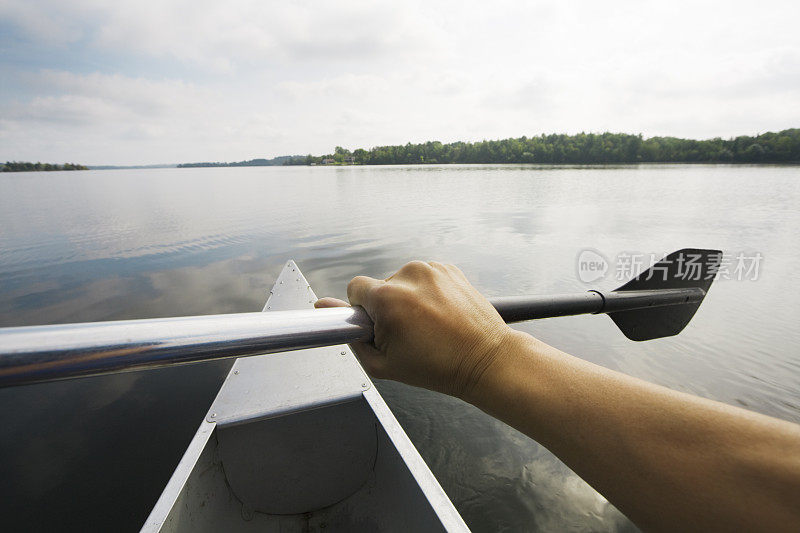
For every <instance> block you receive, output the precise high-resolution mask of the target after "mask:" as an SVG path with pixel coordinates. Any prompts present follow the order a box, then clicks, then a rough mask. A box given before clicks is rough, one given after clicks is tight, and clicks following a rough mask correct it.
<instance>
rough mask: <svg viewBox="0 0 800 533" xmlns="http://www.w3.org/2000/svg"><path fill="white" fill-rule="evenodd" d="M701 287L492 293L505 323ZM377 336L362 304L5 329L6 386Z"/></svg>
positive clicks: (2, 370) (1, 354)
mask: <svg viewBox="0 0 800 533" xmlns="http://www.w3.org/2000/svg"><path fill="white" fill-rule="evenodd" d="M704 296H705V292H704V291H703V290H702V289H697V288H690V289H660V290H648V291H620V292H607V293H600V292H597V291H589V292H586V293H582V294H564V295H553V296H532V297H508V298H497V299H494V300H491V303H492V305H494V307H495V308H496V309H497V311H498V312H499V313H500V316H502V317H503V319H504V320H505V321H506V322H520V321H523V320H533V319H538V318H551V317H557V316H568V315H580V314H587V313H609V312H614V311H623V310H633V309H642V308H649V307H657V306H665V305H680V304H687V303H696V302H699V301H702V299H703V297H704ZM371 338H372V321H371V320H370V318H369V316H368V315H367V313H366V312H365V311H364V310H363V309H362V308H360V307H338V308H328V309H308V310H299V311H271V312H266V313H239V314H226V315H208V316H191V317H178V318H156V319H146V320H122V321H113V322H92V323H83V324H63V325H52V326H27V327H16V328H0V387H6V386H11V385H22V384H26V383H37V382H43V381H54V380H59V379H67V378H74V377H80V376H94V375H100V374H109V373H116V372H124V371H129V370H140V369H147V368H159V367H166V366H173V365H178V364H184V363H193V362H197V361H207V360H213V359H227V358H232V357H243V356H248V355H257V354H267V353H276V352H285V351H289V350H301V349H307V348H318V347H321V346H333V345H337V344H345V343H349V342H357V341H369V340H371Z"/></svg>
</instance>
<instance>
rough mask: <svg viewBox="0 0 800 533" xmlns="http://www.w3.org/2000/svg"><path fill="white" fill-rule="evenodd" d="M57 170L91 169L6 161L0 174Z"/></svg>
mask: <svg viewBox="0 0 800 533" xmlns="http://www.w3.org/2000/svg"><path fill="white" fill-rule="evenodd" d="M57 170H89V167H87V166H84V165H78V164H76V163H64V164H63V165H59V164H55V163H40V162H36V163H30V162H27V161H6V162H5V163H0V172H54V171H57Z"/></svg>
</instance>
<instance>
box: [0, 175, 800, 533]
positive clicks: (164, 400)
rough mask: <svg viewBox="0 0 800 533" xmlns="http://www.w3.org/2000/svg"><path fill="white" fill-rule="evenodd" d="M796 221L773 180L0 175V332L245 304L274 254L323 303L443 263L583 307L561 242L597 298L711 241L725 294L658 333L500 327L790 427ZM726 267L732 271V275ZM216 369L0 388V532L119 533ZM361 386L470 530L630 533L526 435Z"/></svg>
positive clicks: (798, 387) (453, 404)
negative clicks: (660, 261)
mask: <svg viewBox="0 0 800 533" xmlns="http://www.w3.org/2000/svg"><path fill="white" fill-rule="evenodd" d="M798 205H800V167H794V166H784V167H781V166H711V165H708V166H706V165H693V166H688V165H645V166H610V167H531V166H518V165H509V166H449V167H339V168H330V167H327V168H326V167H294V168H283V167H260V168H258V167H257V168H231V169H226V168H207V169H163V170H160V169H149V170H117V171H89V172H80V173H77V172H75V173H64V172H52V173H26V174H5V175H0V326H17V325H32V324H51V323H64V322H80V321H95V320H113V319H128V318H147V317H166V316H174V315H196V314H212V313H230V312H245V311H256V310H260V309H261V307H262V305H263V303H264V301H265V299H266V297H267V291H268V290H269V288H270V287H271V285H272V283H273V281H274V279H275V277H276V276H277V274H278V272H279V271H280V269H281V266H282V264H283V263H284V262H285V261H286V260H287V259H289V258H293V259H295V260H296V261H297V263H298V264H299V265H300V267H301V269H302V270H303V272H304V273H305V275H306V277H307V278H308V279H309V281H310V283H311V285H312V286H313V288H314V289H315V291H316V292H317V294H319V295H329V296H336V297H340V298H341V297H344V296H345V288H346V285H347V282H348V281H349V279H350V278H352V277H353V276H355V275H357V274H367V275H371V276H375V277H385V276H387V275H389V274H390V273H391V272H393V271H394V270H396V269H397V268H398V267H400V266H401V265H402V264H404V263H405V262H406V261H409V260H411V259H416V258H420V259H426V260H438V261H443V262H449V263H455V264H457V265H459V266H460V267H461V268H462V270H464V271H465V273H466V274H467V276H468V278H469V279H470V280H471V281H472V282H473V283H474V284H475V285H476V286H477V287H478V288H479V289H480V290H482V291H483V292H484V293H485V294H486V295H488V296H499V295H514V294H547V293H556V292H572V291H583V290H587V289H588V288H590V285H586V284H584V283H583V282H582V281H581V280H580V279H579V278H578V275H577V266H576V261H577V257H578V255H579V253H580V252H581V251H582V250H584V249H592V250H595V251H597V252H600V253H601V254H602V255H604V256H605V257H606V258H607V259H608V261H609V264H610V265H611V268H610V270H609V271H608V273H607V275H606V277H605V278H604V279H601V280H598V281H597V282H596V283H595V284H594V285H591V286H593V287H598V288H601V289H610V288H614V287H615V286H616V285H618V284H621V283H620V282H618V281H617V280H616V279H615V278H616V277H617V276H618V274H625V273H626V272H624V271H625V270H626V269H627V267H625V265H626V264H627V262H628V259H626V258H629V259H630V258H634V257H639V254H647V255H646V258H647V259H646V261H645V263H647V262H649V257H650V254H660V253H662V252H669V251H672V250H677V249H679V248H683V247H707V248H718V249H722V250H724V251H725V252H726V253H728V254H730V256H729V257H730V258H732V259H731V264H730V270H731V273H730V276H728V277H729V278H731V279H721V280H719V281H718V282H716V283H715V285H714V286H713V287H712V288H711V291H710V293H709V297H708V298H707V299H706V301H705V303H704V304H703V306H702V307H701V308H700V311H699V312H698V314H697V315H696V316H695V318H694V320H693V321H692V323H691V324H690V325H689V327H688V328H687V329H686V330H685V331H684V332H683V333H681V334H680V335H679V336H677V337H673V338H668V339H661V340H656V341H650V342H647V343H634V342H630V341H628V340H627V339H625V338H624V336H622V334H620V333H619V332H618V331H617V330H616V328H615V326H614V325H613V323H612V322H611V320H609V319H608V318H607V317H602V316H599V317H592V316H589V317H573V318H563V319H551V320H545V321H538V322H535V323H527V324H524V325H520V326H518V327H520V328H521V329H524V330H526V331H528V332H530V333H532V334H534V335H536V336H538V337H539V338H541V339H543V340H544V341H546V342H548V343H550V344H553V345H554V346H557V347H559V348H561V349H563V350H565V351H568V352H571V353H573V354H575V355H578V356H580V357H583V358H585V359H588V360H591V361H594V362H597V363H599V364H602V365H605V366H608V367H610V368H614V369H618V370H621V371H623V372H626V373H629V374H632V375H635V376H638V377H641V378H644V379H647V380H650V381H654V382H656V383H660V384H663V385H666V386H669V387H672V388H675V389H678V390H682V391H688V392H691V393H695V394H699V395H702V396H706V397H709V398H714V399H718V400H721V401H724V402H728V403H730V404H733V405H739V406H744V407H746V408H748V409H752V410H755V411H759V412H762V413H766V414H768V415H772V416H776V417H780V418H783V419H787V420H791V421H794V422H800V328H798V327H797V324H798V322H800V306H798V305H797V300H796V298H797V295H798V294H800V276H799V275H798V273H797V272H798V270H797V269H798V267H800V239H798V230H799V229H800V210H798V207H797V206H798ZM737 256H738V257H739V258H740V260H750V264H749V265H748V269H749V272H747V273H745V274H746V275H744V276H743V275H742V274H743V272H744V271H743V270H740V271H739V272H738V274H739V276H738V277H742V278H743V279H736V278H737V275H736V274H735V272H734V271H735V266H736V264H737V259H736V258H737ZM757 257H758V258H760V259H758V260H756V259H755V258H757ZM632 261H633V260H632ZM633 262H635V261H633ZM754 266H755V267H757V269H758V271H757V272H755V270H754V268H753V267H754ZM623 267H624V268H623ZM753 278H755V279H753ZM229 365H230V363H229V362H215V363H207V364H200V365H192V366H188V367H182V368H174V369H165V370H158V371H149V372H137V373H131V374H123V375H117V376H111V377H102V378H90V379H82V380H74V381H69V382H61V383H53V384H42V385H34V386H26V387H18V388H11V389H4V390H0V412H2V413H3V418H4V420H3V424H2V426H0V456H2V457H3V461H2V463H0V480H2V481H1V482H0V484H1V486H0V491H2V494H0V511H2V516H3V523H4V529H5V530H9V529H11V530H17V529H25V530H31V529H33V530H50V529H56V528H57V529H73V530H80V531H88V530H96V531H109V530H114V531H134V530H137V529H138V528H139V527H140V526H141V524H142V523H143V521H144V519H145V518H146V516H147V514H148V512H149V510H150V508H151V506H152V505H153V503H154V502H155V501H156V499H157V498H158V496H159V494H160V492H161V489H162V488H163V486H164V484H165V483H166V481H167V480H168V479H169V477H170V475H171V473H172V470H173V468H174V467H175V465H176V464H177V462H178V460H179V459H180V457H181V455H182V454H183V451H184V448H185V446H186V445H187V444H188V442H189V440H190V439H191V437H192V435H193V434H194V431H195V429H196V428H197V426H198V425H199V424H200V422H201V420H202V418H203V416H204V414H205V411H206V410H207V409H208V407H209V405H210V403H211V401H212V400H213V398H214V396H215V394H216V391H217V389H218V387H219V386H220V384H221V382H222V379H223V377H224V375H225V373H226V371H227V369H228V367H229ZM378 388H379V390H380V391H381V392H382V393H383V394H384V397H385V398H386V400H387V402H388V403H389V405H390V407H391V408H392V410H393V411H394V413H395V415H396V416H397V418H398V419H399V420H400V422H401V423H402V425H403V426H404V428H405V429H406V432H407V433H408V434H409V436H410V437H411V440H412V441H413V442H414V443H415V445H416V446H417V448H418V449H419V450H420V452H421V454H422V455H423V457H424V458H425V460H426V461H427V463H428V465H429V466H430V467H431V469H432V470H433V472H434V474H436V476H437V477H438V479H439V480H440V482H441V484H442V486H443V487H444V489H445V490H446V491H447V493H448V495H449V496H450V498H451V499H452V500H453V501H454V503H455V504H456V506H457V507H458V509H459V511H460V512H461V513H462V515H463V516H464V518H465V520H466V522H467V523H468V525H470V526H471V527H472V528H473V529H474V530H475V531H516V530H529V531H537V530H538V531H553V530H563V531H604V530H607V531H619V530H629V529H632V526H631V525H630V523H628V522H627V520H626V519H625V518H624V517H623V516H622V515H621V514H620V513H619V512H617V511H616V510H615V509H614V508H613V507H611V506H610V505H609V504H608V503H607V502H606V501H605V500H604V499H603V498H602V497H601V496H599V495H598V494H597V493H595V492H594V491H593V490H592V489H591V488H589V487H588V485H586V484H585V483H584V482H583V481H581V480H580V479H579V478H578V477H577V476H575V475H574V474H572V473H571V472H570V471H569V470H568V469H567V468H566V467H564V466H563V465H562V464H561V463H560V462H558V461H557V460H556V459H555V458H554V457H553V456H552V455H550V454H549V452H547V451H546V450H544V449H543V448H542V447H540V446H539V445H537V444H536V443H535V442H533V441H531V440H530V439H528V438H527V437H524V436H523V435H521V434H519V433H517V432H515V431H513V430H511V429H509V428H508V427H506V426H504V425H503V424H501V423H499V422H497V421H495V420H493V419H491V418H490V417H488V416H487V415H484V414H483V413H481V412H480V411H478V410H476V409H474V408H472V407H470V406H468V405H466V404H463V403H461V402H460V401H458V400H454V399H452V398H447V397H444V396H441V395H438V394H435V393H430V392H426V391H421V390H418V389H413V388H411V387H407V386H405V385H400V384H396V383H391V382H379V383H378Z"/></svg>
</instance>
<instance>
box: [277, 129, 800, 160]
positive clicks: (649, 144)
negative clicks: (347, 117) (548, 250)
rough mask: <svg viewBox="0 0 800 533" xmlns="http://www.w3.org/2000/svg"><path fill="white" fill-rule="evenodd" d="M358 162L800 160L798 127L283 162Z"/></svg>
mask: <svg viewBox="0 0 800 533" xmlns="http://www.w3.org/2000/svg"><path fill="white" fill-rule="evenodd" d="M324 160H327V161H325V162H326V163H331V162H332V163H334V164H344V163H346V162H354V163H356V164H362V165H403V164H447V163H541V164H559V163H571V164H594V163H790V162H800V129H797V128H794V129H788V130H783V131H780V132H777V133H774V132H768V133H763V134H760V135H756V136H746V135H742V136H739V137H735V138H730V139H721V138H719V137H717V138H714V139H707V140H693V139H681V138H677V137H650V138H646V139H645V138H644V137H642V135H641V134H639V135H631V134H626V133H608V132H606V133H579V134H577V135H563V134H551V135H540V136H537V137H518V138H514V139H502V140H493V141H479V142H473V143H470V142H453V143H441V142H439V141H429V142H425V143H419V144H412V143H408V144H405V145H397V146H376V147H374V148H370V149H369V150H365V149H363V148H359V149H357V150H353V151H350V150H348V149H345V148H342V147H341V146H337V147H336V149H335V150H334V153H332V154H326V155H320V156H314V155H311V154H309V155H307V156H293V157H290V158H288V159H287V160H286V161H284V162H283V164H285V165H310V164H316V165H319V164H322V163H323V161H324Z"/></svg>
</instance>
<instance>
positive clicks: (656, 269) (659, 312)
mask: <svg viewBox="0 0 800 533" xmlns="http://www.w3.org/2000/svg"><path fill="white" fill-rule="evenodd" d="M721 261H722V252H721V251H719V250H703V249H699V248H684V249H683V250H678V251H677V252H672V253H671V254H669V255H668V256H666V257H665V258H663V259H662V260H661V261H659V262H658V263H656V264H655V265H653V266H651V267H650V268H649V269H647V270H646V271H644V272H642V273H641V274H639V276H637V277H636V278H635V279H632V280H631V281H629V282H628V283H626V284H625V285H623V286H622V287H620V288H618V289H616V290H615V291H614V292H617V291H642V290H658V289H686V288H693V287H698V288H700V289H703V291H706V292H708V288H709V287H710V286H711V283H712V282H713V281H714V278H715V277H716V275H717V271H718V270H719V265H720V262H721ZM702 301H703V300H702V299H701V300H700V301H698V302H694V303H687V304H680V305H668V306H663V307H653V308H652V309H648V308H645V309H634V310H631V311H617V312H613V313H608V316H610V317H611V319H612V320H613V321H614V323H615V324H616V325H617V327H618V328H619V329H620V330H622V333H624V334H625V336H626V337H628V338H629V339H631V340H632V341H646V340H650V339H658V338H661V337H670V336H672V335H677V334H678V333H680V332H681V330H683V328H684V327H686V324H688V323H689V321H690V320H691V319H692V317H693V316H694V314H695V312H696V311H697V308H698V307H700V304H701V303H702Z"/></svg>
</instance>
